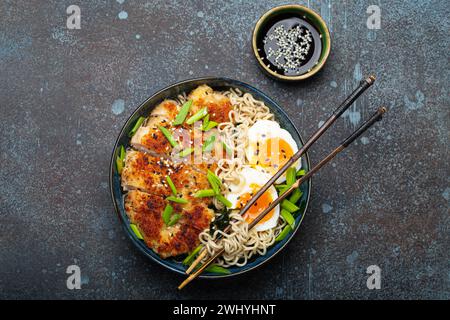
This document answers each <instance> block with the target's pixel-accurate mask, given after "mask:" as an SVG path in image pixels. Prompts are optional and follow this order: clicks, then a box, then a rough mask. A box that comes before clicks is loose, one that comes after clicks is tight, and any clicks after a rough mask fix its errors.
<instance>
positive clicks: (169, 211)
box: [162, 204, 173, 224]
mask: <svg viewBox="0 0 450 320" xmlns="http://www.w3.org/2000/svg"><path fill="white" fill-rule="evenodd" d="M172 212H173V207H172V206H171V205H170V204H168V205H166V207H165V208H164V211H163V213H162V218H163V220H164V223H165V224H169V222H170V217H171V216H172Z"/></svg>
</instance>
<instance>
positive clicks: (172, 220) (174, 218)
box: [167, 213, 181, 227]
mask: <svg viewBox="0 0 450 320" xmlns="http://www.w3.org/2000/svg"><path fill="white" fill-rule="evenodd" d="M180 218H181V214H178V213H176V214H174V215H172V217H171V218H170V220H169V223H167V225H168V226H169V227H170V226H173V225H174V224H175V223H177V222H178V220H180Z"/></svg>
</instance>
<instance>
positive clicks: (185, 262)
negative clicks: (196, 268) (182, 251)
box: [183, 244, 203, 266]
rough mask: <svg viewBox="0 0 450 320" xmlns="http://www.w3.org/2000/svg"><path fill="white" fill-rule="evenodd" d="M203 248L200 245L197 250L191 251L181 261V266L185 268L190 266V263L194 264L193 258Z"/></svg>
mask: <svg viewBox="0 0 450 320" xmlns="http://www.w3.org/2000/svg"><path fill="white" fill-rule="evenodd" d="M202 248H203V246H202V245H201V244H200V245H199V246H198V247H197V248H195V249H194V250H192V252H191V253H190V254H189V255H188V256H187V257H186V258H185V259H184V260H183V264H184V265H185V266H190V265H191V264H192V262H194V259H195V256H196V255H197V253H199V251H200V250H201V249H202Z"/></svg>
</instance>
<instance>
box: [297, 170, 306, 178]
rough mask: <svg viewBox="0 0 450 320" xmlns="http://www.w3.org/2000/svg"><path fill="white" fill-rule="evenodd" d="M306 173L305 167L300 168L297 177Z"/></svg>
mask: <svg viewBox="0 0 450 320" xmlns="http://www.w3.org/2000/svg"><path fill="white" fill-rule="evenodd" d="M305 174H306V170H305V169H300V170H298V171H297V177H302V176H304V175H305Z"/></svg>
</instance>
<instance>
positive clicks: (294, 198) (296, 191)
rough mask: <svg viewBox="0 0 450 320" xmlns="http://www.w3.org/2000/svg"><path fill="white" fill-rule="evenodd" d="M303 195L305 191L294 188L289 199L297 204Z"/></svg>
mask: <svg viewBox="0 0 450 320" xmlns="http://www.w3.org/2000/svg"><path fill="white" fill-rule="evenodd" d="M302 195H303V192H302V191H301V190H300V189H299V188H297V189H294V191H292V194H291V196H290V198H289V201H290V202H292V203H294V204H295V203H297V201H298V200H300V198H301V197H302Z"/></svg>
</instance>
